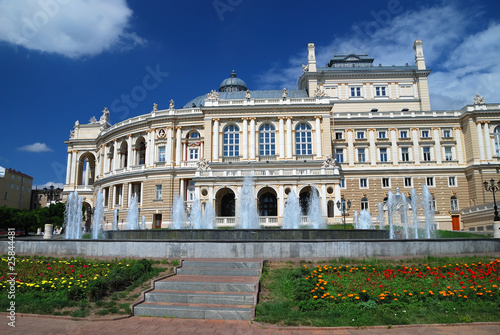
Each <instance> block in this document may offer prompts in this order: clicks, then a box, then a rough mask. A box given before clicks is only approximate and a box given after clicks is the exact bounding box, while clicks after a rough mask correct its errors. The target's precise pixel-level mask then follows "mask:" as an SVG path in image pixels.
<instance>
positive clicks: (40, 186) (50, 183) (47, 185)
mask: <svg viewBox="0 0 500 335" xmlns="http://www.w3.org/2000/svg"><path fill="white" fill-rule="evenodd" d="M50 186H54V188H58V187H59V188H64V184H63V183H55V182H53V181H49V182H47V183H45V184H43V185H36V186H35V188H37V189H43V188H44V187H47V188H50Z"/></svg>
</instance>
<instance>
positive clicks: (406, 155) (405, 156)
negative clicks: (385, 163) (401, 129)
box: [401, 148, 410, 162]
mask: <svg viewBox="0 0 500 335" xmlns="http://www.w3.org/2000/svg"><path fill="white" fill-rule="evenodd" d="M401 161H403V162H409V161H410V149H409V148H401Z"/></svg>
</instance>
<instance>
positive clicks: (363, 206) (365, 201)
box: [361, 198, 368, 210]
mask: <svg viewBox="0 0 500 335" xmlns="http://www.w3.org/2000/svg"><path fill="white" fill-rule="evenodd" d="M361 210H368V199H367V198H362V199H361Z"/></svg>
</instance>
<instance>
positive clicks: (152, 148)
mask: <svg viewBox="0 0 500 335" xmlns="http://www.w3.org/2000/svg"><path fill="white" fill-rule="evenodd" d="M150 132H151V144H150V146H149V165H150V166H152V165H154V163H155V160H156V159H155V155H156V146H155V137H156V130H155V129H154V128H153V129H151V130H150Z"/></svg>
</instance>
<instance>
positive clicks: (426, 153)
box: [422, 147, 431, 162]
mask: <svg viewBox="0 0 500 335" xmlns="http://www.w3.org/2000/svg"><path fill="white" fill-rule="evenodd" d="M422 150H423V154H424V156H423V157H424V161H426V162H429V161H430V160H431V148H430V147H423V148H422Z"/></svg>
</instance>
